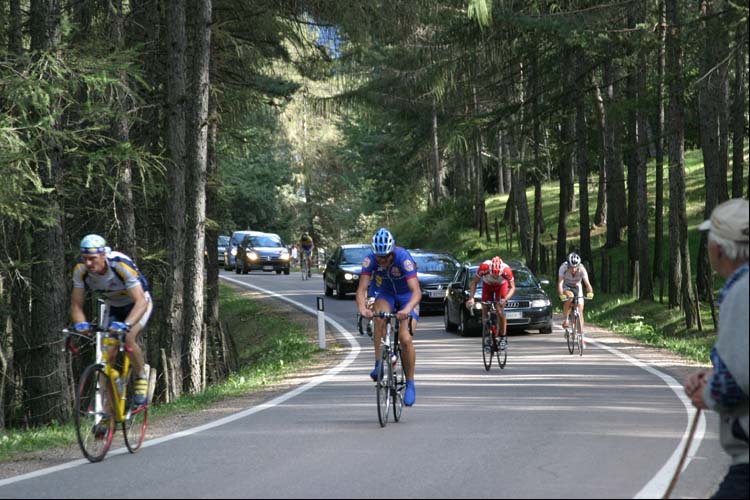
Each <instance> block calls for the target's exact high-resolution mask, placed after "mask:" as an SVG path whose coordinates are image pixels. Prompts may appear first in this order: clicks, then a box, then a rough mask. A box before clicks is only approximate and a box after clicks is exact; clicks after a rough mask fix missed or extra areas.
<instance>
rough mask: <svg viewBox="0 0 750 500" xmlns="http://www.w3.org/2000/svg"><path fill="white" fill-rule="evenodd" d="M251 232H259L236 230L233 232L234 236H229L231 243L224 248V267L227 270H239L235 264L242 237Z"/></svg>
mask: <svg viewBox="0 0 750 500" xmlns="http://www.w3.org/2000/svg"><path fill="white" fill-rule="evenodd" d="M251 233H257V231H234V232H233V233H232V236H231V237H230V238H229V243H228V244H227V246H226V248H225V249H224V269H226V270H227V271H232V270H234V271H237V268H236V266H235V260H236V258H237V247H238V246H239V244H240V242H241V241H242V238H244V237H245V236H246V235H248V234H251Z"/></svg>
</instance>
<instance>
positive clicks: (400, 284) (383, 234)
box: [357, 228, 422, 406]
mask: <svg viewBox="0 0 750 500" xmlns="http://www.w3.org/2000/svg"><path fill="white" fill-rule="evenodd" d="M373 279H374V280H375V282H376V287H377V296H376V297H375V314H376V313H379V312H387V313H390V312H393V311H397V312H396V318H397V320H398V321H399V322H400V324H399V331H400V332H402V334H401V335H399V341H400V343H401V351H402V359H403V362H404V370H405V371H406V390H405V391H404V404H405V405H406V406H412V405H413V404H414V402H415V400H416V388H415V386H414V371H415V365H416V359H417V357H416V352H415V350H414V342H413V339H412V335H413V334H414V331H415V330H416V327H417V321H419V302H420V301H421V300H422V290H421V288H420V287H419V280H418V279H417V264H416V262H415V261H414V259H413V258H412V256H411V254H410V253H409V252H408V250H406V249H404V248H401V247H397V246H396V241H395V240H394V238H393V235H392V234H391V233H390V231H388V230H387V229H386V228H380V229H379V230H378V231H377V232H376V233H375V235H374V236H373V237H372V251H371V252H370V254H369V255H368V256H367V257H365V260H364V261H363V262H362V271H361V272H360V276H359V287H358V288H357V307H358V308H359V314H361V315H362V316H364V317H365V318H368V319H369V318H372V317H373V315H374V313H373V311H371V310H370V309H369V308H368V307H367V292H368V289H369V288H370V282H371V280H373ZM409 318H411V322H412V326H411V332H410V333H411V335H406V334H405V333H406V332H409V323H408V322H409ZM384 334H385V323H384V321H383V320H382V319H378V318H376V319H375V335H373V336H372V340H373V342H374V345H375V369H374V370H373V371H372V373H370V377H372V379H373V380H377V378H378V370H379V368H380V366H379V364H380V339H381V338H382V336H383V335H384Z"/></svg>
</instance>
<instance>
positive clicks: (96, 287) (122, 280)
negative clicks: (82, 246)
mask: <svg viewBox="0 0 750 500" xmlns="http://www.w3.org/2000/svg"><path fill="white" fill-rule="evenodd" d="M138 285H141V286H142V287H143V291H144V292H148V282H147V281H146V278H145V277H144V276H143V274H142V273H141V271H140V270H139V269H138V268H137V267H136V265H135V264H134V263H133V261H132V260H131V259H130V257H128V256H127V255H125V254H123V253H120V252H110V253H108V254H107V271H106V272H105V273H104V274H97V273H91V272H89V270H88V269H87V268H86V265H85V264H84V263H83V259H80V258H79V259H78V262H76V266H75V268H74V269H73V286H74V287H75V288H86V287H88V288H89V289H90V290H91V291H93V292H94V293H96V294H98V295H102V296H103V297H104V298H105V299H106V300H107V301H108V302H109V304H110V305H112V306H114V307H123V306H127V305H130V304H132V303H133V300H132V299H131V298H130V295H129V294H128V290H129V289H131V288H135V287H136V286H138Z"/></svg>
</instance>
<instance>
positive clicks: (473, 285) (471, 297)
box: [466, 276, 482, 303]
mask: <svg viewBox="0 0 750 500" xmlns="http://www.w3.org/2000/svg"><path fill="white" fill-rule="evenodd" d="M481 279H482V278H480V277H479V276H474V277H473V278H472V279H471V283H469V298H468V299H466V302H469V301H471V302H472V303H473V302H474V294H475V293H477V285H478V284H479V280H481Z"/></svg>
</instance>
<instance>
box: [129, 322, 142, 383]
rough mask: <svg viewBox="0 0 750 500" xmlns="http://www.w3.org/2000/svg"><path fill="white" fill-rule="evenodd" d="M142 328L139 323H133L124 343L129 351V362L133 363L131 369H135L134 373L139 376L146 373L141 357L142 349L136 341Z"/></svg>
mask: <svg viewBox="0 0 750 500" xmlns="http://www.w3.org/2000/svg"><path fill="white" fill-rule="evenodd" d="M142 329H143V327H141V325H139V324H136V325H133V326H132V327H131V328H130V331H129V332H128V335H127V336H126V337H125V345H126V346H127V348H128V349H129V350H130V351H131V352H130V353H129V354H130V362H131V363H133V370H135V374H136V375H138V376H141V377H142V376H145V375H146V373H145V371H146V366H145V362H144V359H143V351H142V350H141V346H139V345H138V342H137V339H138V334H140V333H141V330H142Z"/></svg>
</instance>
